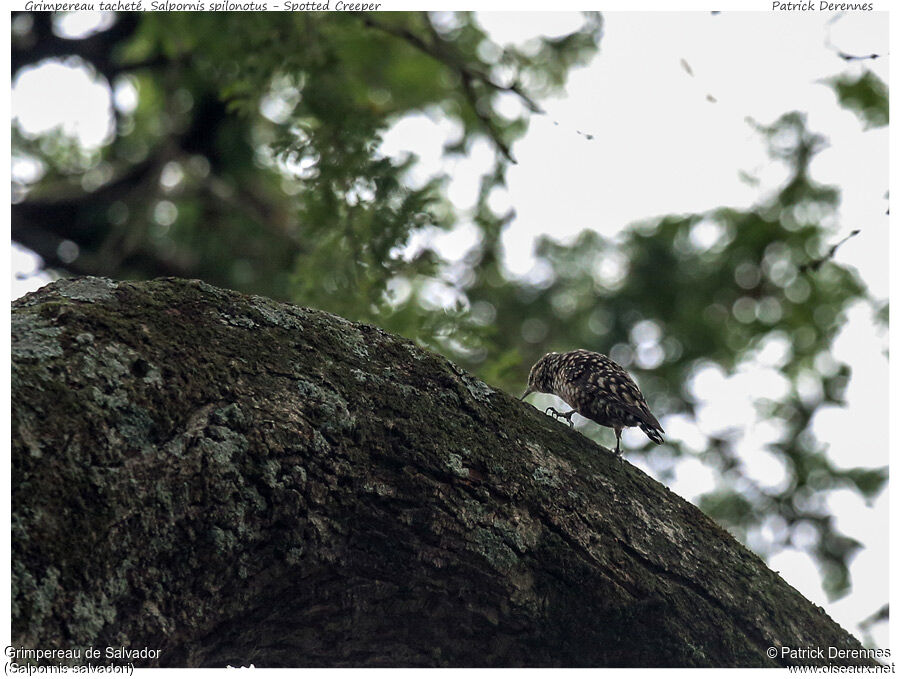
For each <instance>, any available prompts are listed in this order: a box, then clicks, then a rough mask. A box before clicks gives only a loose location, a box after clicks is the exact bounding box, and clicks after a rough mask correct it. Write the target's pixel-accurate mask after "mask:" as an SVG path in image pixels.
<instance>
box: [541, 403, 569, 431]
mask: <svg viewBox="0 0 900 679" xmlns="http://www.w3.org/2000/svg"><path fill="white" fill-rule="evenodd" d="M544 412H545V413H547V414H548V415H552V416H553V417H555V418H556V419H560V418H562V419H563V420H565V421H566V422H568V423H569V426H570V427H574V426H575V423H574V422H572V415H574V414H575V411H574V410H570V411H569V412H567V413H561V412H559V411H558V410H557V409H556V408H554V407H553V406H550V407H549V408H547V409H546V410H545V411H544Z"/></svg>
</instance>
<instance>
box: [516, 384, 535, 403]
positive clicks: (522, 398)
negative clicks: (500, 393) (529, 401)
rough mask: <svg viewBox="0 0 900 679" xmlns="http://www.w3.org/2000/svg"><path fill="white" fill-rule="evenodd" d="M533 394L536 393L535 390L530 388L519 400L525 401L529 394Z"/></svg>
mask: <svg viewBox="0 0 900 679" xmlns="http://www.w3.org/2000/svg"><path fill="white" fill-rule="evenodd" d="M533 393H534V389H532V388H531V387H529V388H528V390H527V391H526V392H525V393H524V394H522V395H521V396H520V397H519V400H520V401H524V400H525V397H526V396H528V394H533Z"/></svg>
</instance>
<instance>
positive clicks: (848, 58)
mask: <svg viewBox="0 0 900 679" xmlns="http://www.w3.org/2000/svg"><path fill="white" fill-rule="evenodd" d="M837 55H838V56H839V57H840V58H841V59H843V60H844V61H864V60H867V59H880V58H881V55H880V54H866V55H862V56H856V55H853V54H847V53H845V52H841V51H840V50H837Z"/></svg>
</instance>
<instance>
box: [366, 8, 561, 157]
mask: <svg viewBox="0 0 900 679" xmlns="http://www.w3.org/2000/svg"><path fill="white" fill-rule="evenodd" d="M423 15H424V20H425V25H426V26H427V27H428V31H429V34H430V36H431V42H430V43H429V42H426V41H425V40H423V39H422V38H421V37H420V36H418V35H416V34H415V33H413V32H412V31H410V30H409V29H407V28H401V27H399V26H389V25H387V24H383V23H381V22H380V21H378V20H376V19H373V18H372V17H371V16H370V15H368V14H362V13H360V14H358V16H360V17H361V18H362V22H363V25H365V26H366V27H368V28H374V29H376V30H379V31H381V32H383V33H387V34H388V35H392V36H394V37H396V38H400V39H401V40H403V41H405V42H407V43H408V44H410V45H412V46H413V47H415V48H416V49H417V50H419V51H420V52H422V53H424V54H427V55H428V56H430V57H432V58H433V59H435V60H437V61H439V62H441V63H442V64H444V65H445V66H447V67H448V68H450V69H451V70H452V71H454V72H455V73H456V74H457V75H458V76H459V78H460V82H461V83H462V86H463V92H464V94H465V97H466V99H467V100H468V102H469V105H470V106H471V107H472V110H473V111H474V112H475V115H476V116H478V119H479V120H480V121H481V123H482V125H483V126H484V127H485V130H486V131H487V133H488V135H489V136H490V137H491V139H492V140H493V142H494V144H495V145H496V146H497V148H498V149H500V152H501V153H502V154H503V155H504V157H505V158H506V159H507V160H509V161H510V162H511V163H515V162H516V160H515V158H513V156H512V153H511V151H510V149H509V145H508V144H507V143H506V142H505V141H503V139H502V137H501V134H500V131H499V130H498V129H497V126H496V125H495V123H494V122H493V121H492V120H491V118H490V116H488V115H487V114H485V113H484V112H483V111H482V110H481V109H480V107H479V106H478V93H477V92H476V91H475V85H474V84H475V83H480V84H481V85H484V86H485V87H487V88H489V89H492V90H494V91H496V92H505V93H509V94H515V95H516V96H518V97H519V98H520V99H521V100H522V102H523V103H524V104H525V106H526V107H527V108H528V110H530V111H531V112H532V113H540V114H543V113H544V110H543V109H542V108H541V107H540V106H538V104H537V103H536V102H535V101H534V100H533V99H531V97H529V96H528V95H527V94H526V93H525V92H524V91H523V90H522V86H521V85H520V84H519V83H518V82H514V83H513V84H511V85H501V84H500V83H497V82H496V81H494V80H493V79H492V78H491V77H490V76H489V75H488V74H487V73H485V72H483V71H482V70H480V69H478V68H474V67H472V66H469V65H467V64H464V63H462V60H461V59H459V58H458V57H457V56H456V55H454V54H452V53H451V52H452V49H451V47H450V45H449V44H448V43H447V41H445V40H444V39H443V38H441V36H440V34H439V33H438V32H437V30H436V29H435V28H434V25H433V24H432V23H431V20H430V19H429V18H428V15H427V13H423Z"/></svg>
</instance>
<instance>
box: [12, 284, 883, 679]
mask: <svg viewBox="0 0 900 679" xmlns="http://www.w3.org/2000/svg"><path fill="white" fill-rule="evenodd" d="M12 404H13V408H12V434H13V441H12V633H13V645H15V646H23V647H37V648H48V647H56V648H79V647H81V648H83V647H88V646H92V647H103V646H107V645H109V646H116V647H126V648H130V649H139V648H142V647H150V648H154V649H160V657H159V658H158V659H156V660H153V659H150V660H143V661H141V660H138V661H137V664H138V665H139V666H140V665H161V666H185V665H188V666H222V665H226V664H232V665H248V664H250V663H254V664H255V665H256V666H285V665H287V666H435V665H436V666H523V665H524V666H548V665H564V666H773V665H779V664H785V661H783V660H781V659H780V658H776V659H774V660H773V659H770V658H769V657H768V656H767V655H766V650H767V648H768V647H771V646H774V647H776V648H778V647H781V646H789V647H793V648H798V647H803V648H814V647H821V648H825V649H827V647H829V646H835V647H837V648H841V649H860V648H861V647H860V645H859V642H858V641H856V640H855V639H854V638H853V637H852V636H851V635H850V634H848V633H847V632H846V631H844V630H843V629H841V628H840V627H839V626H838V625H837V624H835V623H834V622H833V621H832V620H831V619H830V618H829V617H828V616H827V615H825V613H824V611H822V609H821V608H818V607H816V606H814V605H812V604H811V603H810V602H809V601H807V600H806V599H804V598H803V597H802V596H801V595H800V594H799V593H798V592H797V591H796V590H795V589H793V588H792V587H791V586H790V585H788V584H787V583H785V582H784V581H783V580H782V579H781V578H780V577H778V575H776V574H775V573H773V572H772V571H771V570H769V569H768V568H767V567H766V566H765V564H764V563H763V562H762V561H761V560H760V559H759V558H757V557H756V556H754V555H753V554H752V553H750V552H749V551H748V550H747V549H745V548H744V547H742V546H741V545H740V544H738V543H737V542H736V541H735V540H734V539H733V538H732V537H731V536H730V535H729V534H728V533H727V532H725V531H724V530H722V529H721V528H720V527H719V526H717V525H716V524H715V523H714V522H713V521H711V520H710V519H708V518H707V517H706V516H705V515H704V514H702V513H701V512H700V511H699V510H698V509H696V508H695V507H694V506H692V505H691V504H689V503H687V502H685V501H684V500H683V499H681V498H680V497H678V496H676V495H674V494H673V493H671V492H670V491H669V490H668V489H666V488H665V487H664V486H662V485H660V484H659V483H657V482H656V481H654V480H653V479H651V478H649V477H648V476H646V475H645V474H643V473H642V472H641V471H639V470H638V469H636V468H635V467H633V466H632V465H630V464H628V463H627V462H625V461H622V460H620V459H617V458H615V457H614V456H613V455H612V454H611V453H610V452H609V451H608V450H606V449H603V448H600V447H598V446H597V445H596V444H594V443H593V442H591V441H590V440H588V439H587V438H585V437H583V436H582V435H581V434H579V433H577V432H576V431H572V430H570V429H569V428H568V427H567V426H565V425H564V424H561V423H558V422H554V421H553V420H552V419H551V418H549V417H547V416H545V415H543V414H542V413H541V412H539V411H537V410H536V409H535V408H533V407H532V406H530V405H527V404H524V403H520V402H518V401H516V399H515V398H513V397H511V396H509V395H507V394H505V393H502V392H499V391H497V390H495V389H493V388H491V387H490V386H489V385H487V384H485V383H483V382H481V381H479V380H478V379H476V378H475V377H473V376H471V375H469V374H468V373H466V372H464V371H462V370H460V369H459V368H457V367H456V366H454V365H453V364H452V363H450V362H449V361H447V360H446V359H444V358H442V357H440V356H437V355H435V354H433V353H430V352H428V351H425V350H423V349H421V348H419V347H418V346H416V345H415V344H414V343H412V342H410V341H408V340H404V339H402V338H398V337H395V336H392V335H389V334H387V333H385V332H383V331H381V330H379V329H378V328H375V327H372V326H367V325H359V324H354V323H350V322H348V321H346V320H343V319H341V318H338V317H336V316H333V315H330V314H327V313H324V312H321V311H315V310H311V309H303V308H299V307H296V306H291V305H288V304H279V303H276V302H273V301H271V300H268V299H264V298H260V297H250V296H244V295H240V294H237V293H234V292H229V291H225V290H220V289H217V288H213V287H211V286H209V285H206V284H204V283H200V282H197V281H184V280H171V279H164V280H156V281H151V282H145V283H116V282H113V281H110V280H106V279H99V278H82V279H74V280H67V281H58V282H56V283H53V284H51V285H49V286H47V287H45V288H43V289H42V290H40V291H38V292H36V293H32V294H30V295H27V296H26V297H24V298H22V299H21V300H18V301H16V302H14V303H13V312H12ZM803 662H804V663H807V662H810V661H803ZM812 662H822V661H815V660H814V661H812ZM850 662H865V663H868V662H870V661H850Z"/></svg>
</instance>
